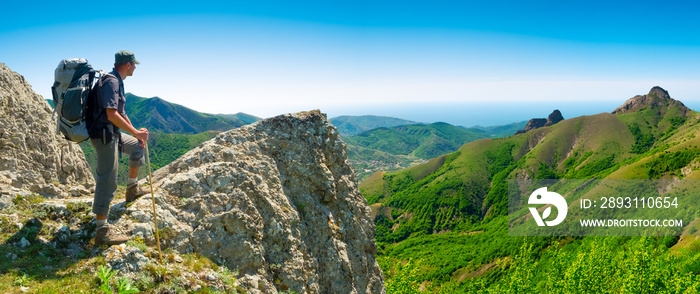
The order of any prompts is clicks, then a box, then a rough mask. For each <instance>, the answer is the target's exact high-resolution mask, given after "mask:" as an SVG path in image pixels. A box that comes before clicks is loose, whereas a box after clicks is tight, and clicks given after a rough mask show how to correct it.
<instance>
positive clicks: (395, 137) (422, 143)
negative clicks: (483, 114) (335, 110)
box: [345, 122, 488, 159]
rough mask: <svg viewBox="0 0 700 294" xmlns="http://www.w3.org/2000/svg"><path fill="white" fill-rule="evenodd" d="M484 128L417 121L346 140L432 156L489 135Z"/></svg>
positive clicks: (398, 153) (379, 147)
mask: <svg viewBox="0 0 700 294" xmlns="http://www.w3.org/2000/svg"><path fill="white" fill-rule="evenodd" d="M487 136H488V135H487V134H486V133H485V132H482V131H472V130H467V129H464V128H461V127H456V126H453V125H450V124H447V123H442V122H438V123H433V124H429V125H425V124H417V125H406V126H396V127H391V128H378V129H374V130H371V131H367V132H364V133H361V134H359V135H356V136H352V137H349V138H346V139H345V143H346V144H348V145H355V146H359V147H364V148H369V149H374V150H379V151H383V152H386V153H389V154H393V155H408V156H413V157H417V158H422V159H429V158H433V157H437V156H440V155H442V154H445V153H449V152H452V151H455V150H457V149H459V147H460V146H462V145H464V144H465V143H467V142H471V141H474V140H478V139H481V138H486V137H487Z"/></svg>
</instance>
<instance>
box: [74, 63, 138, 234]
mask: <svg viewBox="0 0 700 294" xmlns="http://www.w3.org/2000/svg"><path fill="white" fill-rule="evenodd" d="M137 64H140V63H139V62H138V61H137V60H136V58H135V57H134V53H132V52H129V51H119V52H117V53H116V54H114V69H113V70H112V72H110V73H109V74H104V75H103V76H102V77H101V78H100V79H101V81H98V83H97V85H96V86H95V93H94V95H92V97H93V98H92V99H94V100H93V101H92V102H93V105H94V106H93V107H92V108H91V109H90V110H89V111H90V113H89V114H88V119H87V129H88V133H89V135H90V142H91V143H92V147H94V148H95V153H96V154H97V178H96V180H95V181H96V185H95V200H94V202H93V205H92V212H94V213H95V215H96V218H97V230H96V231H95V245H101V244H108V245H115V244H121V243H124V242H126V241H127V237H126V236H123V235H119V234H118V233H117V232H114V231H113V230H112V229H110V226H109V225H108V224H107V215H108V214H109V206H110V202H112V198H113V197H114V192H115V191H116V190H117V170H118V167H119V162H118V153H119V152H122V153H124V154H126V155H128V156H129V181H128V183H127V188H126V195H125V196H126V202H127V203H130V202H133V201H135V200H136V199H138V198H139V197H141V196H143V195H145V194H148V193H151V191H150V190H144V189H141V187H139V185H138V184H137V182H138V181H137V177H138V174H139V167H141V166H143V165H144V163H145V160H144V146H145V141H146V140H148V130H146V129H145V128H142V129H138V130H137V129H136V128H135V127H134V126H133V125H132V124H131V121H130V120H129V117H128V116H127V115H126V113H125V112H124V107H125V104H126V98H125V97H124V82H123V81H124V80H125V79H126V78H127V77H130V76H132V75H133V74H134V70H135V69H136V65H137ZM100 82H101V86H100ZM119 129H122V130H124V131H126V132H127V133H129V134H131V135H129V134H122V133H121V132H120V131H119Z"/></svg>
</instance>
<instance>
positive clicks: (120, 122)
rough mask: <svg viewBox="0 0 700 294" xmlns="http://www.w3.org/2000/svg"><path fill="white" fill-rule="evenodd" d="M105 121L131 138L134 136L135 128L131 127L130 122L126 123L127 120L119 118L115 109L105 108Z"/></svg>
mask: <svg viewBox="0 0 700 294" xmlns="http://www.w3.org/2000/svg"><path fill="white" fill-rule="evenodd" d="M107 119H108V120H109V121H110V122H111V123H113V124H114V125H115V126H117V127H118V128H120V129H122V130H124V131H126V132H127V133H129V134H131V135H132V136H136V128H134V126H133V125H131V122H130V121H128V119H126V118H124V117H123V116H121V115H120V114H119V112H117V110H116V109H111V108H107Z"/></svg>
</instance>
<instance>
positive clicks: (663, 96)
mask: <svg viewBox="0 0 700 294" xmlns="http://www.w3.org/2000/svg"><path fill="white" fill-rule="evenodd" d="M647 107H649V108H651V109H655V108H671V107H680V108H681V112H682V114H683V116H685V114H686V113H688V110H689V109H688V108H687V107H686V106H685V105H683V103H682V102H680V101H678V100H675V99H673V98H671V96H670V95H669V94H668V91H666V90H664V88H661V87H659V86H654V87H653V88H651V90H649V93H648V94H646V95H637V96H634V97H632V98H630V99H628V100H627V101H625V103H624V104H622V106H620V107H618V108H617V109H615V110H614V111H613V112H612V114H624V113H630V112H636V111H639V110H642V109H644V108H647Z"/></svg>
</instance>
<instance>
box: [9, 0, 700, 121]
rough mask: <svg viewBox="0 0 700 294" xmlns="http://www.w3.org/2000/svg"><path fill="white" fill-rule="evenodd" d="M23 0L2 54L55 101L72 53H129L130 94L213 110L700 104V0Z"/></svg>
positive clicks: (450, 117)
mask: <svg viewBox="0 0 700 294" xmlns="http://www.w3.org/2000/svg"><path fill="white" fill-rule="evenodd" d="M18 2H21V1H12V3H3V4H2V6H3V7H2V10H3V11H4V16H3V18H1V19H0V62H3V63H5V64H7V65H8V66H9V67H10V68H11V69H12V70H14V71H16V72H18V73H20V74H22V75H24V76H25V78H26V79H27V80H28V81H29V82H30V83H31V84H32V86H33V88H34V90H35V91H36V92H38V93H39V94H41V95H43V96H44V97H45V98H50V86H51V84H52V82H53V69H54V68H55V66H56V65H57V64H58V62H59V61H60V60H61V59H63V58H71V57H85V58H87V59H88V60H89V61H90V63H91V64H92V65H93V66H94V67H95V68H98V69H105V70H109V69H111V67H112V63H113V55H114V53H115V52H116V51H119V50H122V49H126V50H131V51H133V52H134V53H135V54H136V57H137V59H139V60H140V61H141V62H142V63H141V64H140V65H139V66H138V67H137V69H136V72H135V74H134V76H133V77H129V78H128V79H127V80H126V89H127V91H129V92H132V93H134V94H136V95H139V96H145V97H152V96H159V97H161V98H164V99H166V100H168V101H171V102H174V103H178V104H182V105H185V106H187V107H190V108H193V109H195V110H198V111H203V112H207V113H236V112H246V113H250V114H254V115H257V116H261V117H269V116H274V115H277V114H281V113H287V112H296V111H301V110H309V109H321V110H322V111H324V112H327V113H328V114H329V116H330V117H333V116H338V115H344V114H350V115H360V114H374V115H391V116H396V117H401V118H405V119H412V120H416V121H423V122H434V121H446V122H449V123H453V124H458V125H465V126H470V125H475V124H481V125H493V124H503V123H509V122H513V121H522V120H526V119H529V118H531V117H546V116H547V115H548V114H549V112H551V110H552V109H555V108H558V109H560V110H561V111H562V113H563V114H564V117H566V118H568V117H573V116H579V115H586V114H595V113H599V112H603V111H612V110H613V109H614V108H615V107H616V106H619V105H621V104H622V103H623V102H624V100H626V99H628V98H631V97H632V96H634V95H637V94H645V93H646V92H648V91H649V89H651V87H653V86H656V85H659V86H662V87H664V88H665V89H666V90H668V91H669V93H670V94H671V96H672V97H674V98H676V99H679V100H681V101H683V102H684V103H685V104H686V105H688V106H690V107H691V108H693V109H696V110H698V109H700V70H699V69H700V50H699V49H700V22H698V21H697V20H696V19H697V13H698V12H700V9H698V8H699V6H700V4H698V3H697V2H694V1H670V2H664V3H662V2H658V1H654V2H651V1H527V2H526V1H521V2H515V1H478V2H476V1H197V2H196V3H194V4H193V3H192V2H182V3H178V2H177V1H174V2H173V1H168V2H162V1H122V2H119V4H118V5H115V4H114V2H110V3H107V2H104V1H101V2H103V3H90V4H89V5H87V6H86V7H75V6H73V7H67V6H66V4H65V3H59V2H47V3H40V2H32V3H29V2H28V3H18ZM107 4H109V5H110V7H107V6H106V5H107ZM101 5H102V6H101Z"/></svg>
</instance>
